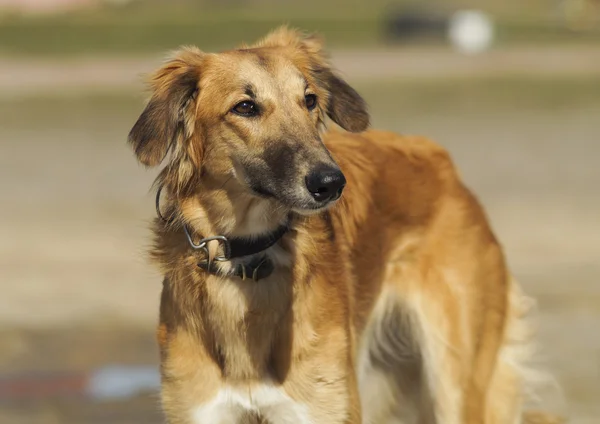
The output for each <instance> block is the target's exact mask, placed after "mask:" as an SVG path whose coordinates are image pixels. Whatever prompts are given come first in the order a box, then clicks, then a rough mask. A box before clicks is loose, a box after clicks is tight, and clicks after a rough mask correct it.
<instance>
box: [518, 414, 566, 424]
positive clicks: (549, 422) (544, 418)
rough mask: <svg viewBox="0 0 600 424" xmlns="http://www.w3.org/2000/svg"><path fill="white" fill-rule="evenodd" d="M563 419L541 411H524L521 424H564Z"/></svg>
mask: <svg viewBox="0 0 600 424" xmlns="http://www.w3.org/2000/svg"><path fill="white" fill-rule="evenodd" d="M566 422H567V421H566V420H565V419H564V418H563V417H559V416H557V415H552V414H548V413H546V412H542V411H526V412H525V413H524V414H523V420H522V423H523V424H565V423H566Z"/></svg>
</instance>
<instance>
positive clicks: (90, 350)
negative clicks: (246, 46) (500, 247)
mask: <svg viewBox="0 0 600 424" xmlns="http://www.w3.org/2000/svg"><path fill="white" fill-rule="evenodd" d="M282 23H290V24H292V25H294V26H298V27H301V28H303V29H306V30H310V31H319V32H320V33H322V34H323V35H324V36H325V37H326V39H327V42H328V46H329V48H330V50H331V52H332V59H333V62H334V64H335V65H336V67H337V68H338V69H340V70H341V73H342V74H343V75H344V76H345V77H346V78H347V79H348V81H350V83H351V84H353V85H354V86H355V87H356V88H357V89H358V90H359V92H361V93H362V94H363V95H364V97H365V98H366V99H367V101H368V102H369V104H370V108H371V112H372V115H373V118H374V119H373V121H374V126H375V127H378V128H382V129H389V130H394V131H398V132H402V133H411V134H415V133H418V134H425V135H428V136H430V137H433V138H435V139H436V140H437V141H438V142H439V143H440V144H442V145H444V146H445V147H446V148H448V149H449V150H450V152H451V154H452V156H453V157H454V160H455V161H456V162H457V164H458V166H459V167H460V168H461V172H462V175H463V177H464V179H465V180H466V182H467V184H468V185H469V186H470V187H471V188H472V189H473V190H475V192H476V193H477V195H478V196H479V198H480V199H481V200H482V202H483V203H484V204H485V206H486V209H487V211H488V214H489V216H490V219H491V221H492V224H493V226H494V229H495V231H496V232H497V234H498V235H499V237H500V239H501V240H502V242H503V244H504V247H505V249H506V253H507V255H508V260H509V262H510V264H511V266H512V269H513V270H514V273H515V274H516V276H517V277H518V278H519V279H520V281H521V282H522V284H523V285H524V287H525V289H526V291H527V292H528V293H529V294H531V295H533V296H534V297H536V298H537V299H538V302H539V310H540V324H539V331H540V342H541V347H542V356H543V361H544V363H545V364H546V365H547V366H548V368H549V369H551V370H552V371H553V372H554V373H555V375H556V377H557V379H558V381H559V383H560V385H561V386H562V387H563V390H564V395H565V398H566V401H567V406H568V411H569V412H570V417H571V419H572V422H573V423H579V424H584V423H589V424H592V423H600V418H599V417H600V331H599V330H598V328H599V327H600V261H599V257H600V188H599V186H600V166H599V165H598V161H599V160H600V155H599V154H600V1H598V0H529V1H527V2H523V1H521V0H503V1H500V0H495V1H492V0H477V1H475V0H471V1H468V0H464V1H459V0H456V1H451V0H429V1H427V0H421V1H414V2H408V1H401V0H398V1H388V0H368V1H359V0H344V1H342V0H302V1H299V0H296V1H293V0H197V1H191V0H189V1H183V0H168V1H167V0H162V1H160V0H137V1H136V0H111V1H108V0H104V1H100V0H0V193H2V200H1V201H0V205H1V207H0V423H2V424H4V423H6V424H54V423H61V424H103V423H112V424H126V423H140V422H143V423H146V424H153V423H160V422H161V415H160V412H159V407H158V397H157V394H156V385H157V379H158V377H157V371H156V365H157V362H158V355H157V349H156V346H155V342H154V336H153V332H154V326H155V323H156V321H157V311H158V299H159V292H160V288H161V278H160V276H159V275H158V274H157V273H156V272H155V270H154V269H153V268H152V267H151V266H150V265H149V264H148V262H147V261H146V259H145V256H144V249H145V246H147V244H148V242H149V232H148V231H147V223H148V221H149V219H151V218H152V217H153V214H154V204H153V196H152V195H151V194H150V192H149V188H150V184H151V182H152V180H153V178H154V176H155V174H156V172H153V171H145V170H144V169H142V167H140V166H138V165H137V163H136V161H135V159H134V157H133V155H132V153H131V152H130V151H129V149H128V147H127V146H126V137H127V133H128V131H129V129H130V127H131V126H132V124H133V123H134V121H135V119H136V118H137V116H138V114H139V113H140V112H141V110H142V107H143V101H144V99H145V93H144V92H143V87H142V84H141V82H142V76H143V74H145V73H148V72H150V71H152V70H153V69H154V68H155V67H156V66H157V65H158V64H159V63H160V61H161V59H162V58H163V57H164V55H165V52H166V51H168V50H170V49H173V48H175V47H177V46H179V45H180V44H196V45H198V46H199V47H200V48H202V49H204V50H209V51H210V50H217V49H223V48H230V47H234V46H235V45H237V44H239V43H240V42H242V41H247V42H251V41H253V40H254V39H256V38H258V37H260V36H262V35H264V34H265V33H266V32H267V31H269V30H270V29H272V28H274V27H276V26H278V25H280V24H282ZM552 402H557V401H552Z"/></svg>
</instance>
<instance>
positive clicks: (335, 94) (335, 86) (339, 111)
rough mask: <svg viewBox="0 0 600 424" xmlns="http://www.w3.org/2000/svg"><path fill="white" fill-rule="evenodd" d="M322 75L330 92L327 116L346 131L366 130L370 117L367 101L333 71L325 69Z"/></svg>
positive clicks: (322, 79)
mask: <svg viewBox="0 0 600 424" xmlns="http://www.w3.org/2000/svg"><path fill="white" fill-rule="evenodd" d="M320 74H321V75H322V77H321V81H323V83H324V85H325V87H326V89H327V91H328V92H329V101H328V104H327V115H328V116H329V117H330V118H331V119H332V120H333V121H334V122H335V123H336V124H338V125H339V126H340V127H342V128H344V129H345V130H346V131H351V132H361V131H364V130H366V129H367V128H368V127H369V121H370V117H369V112H368V111H367V103H366V102H365V100H364V99H363V98H362V97H361V96H360V94H358V93H357V92H356V90H355V89H354V88H352V87H350V85H349V84H348V83H347V82H346V81H344V80H343V79H342V78H340V77H338V76H337V75H335V73H333V71H332V70H331V69H324V70H323V71H321V72H320Z"/></svg>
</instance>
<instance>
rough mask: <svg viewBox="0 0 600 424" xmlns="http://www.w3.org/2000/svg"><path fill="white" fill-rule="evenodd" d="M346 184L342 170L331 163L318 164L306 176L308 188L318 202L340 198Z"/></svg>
mask: <svg viewBox="0 0 600 424" xmlns="http://www.w3.org/2000/svg"><path fill="white" fill-rule="evenodd" d="M345 185H346V178H345V177H344V174H342V171H340V169H339V168H338V167H333V166H330V165H321V166H317V167H316V168H315V169H313V170H312V171H311V172H310V174H308V175H307V176H306V188H307V189H308V191H309V192H310V194H311V195H312V197H313V199H315V200H316V201H317V202H327V201H329V200H336V199H339V197H340V196H341V195H342V191H343V190H344V186H345Z"/></svg>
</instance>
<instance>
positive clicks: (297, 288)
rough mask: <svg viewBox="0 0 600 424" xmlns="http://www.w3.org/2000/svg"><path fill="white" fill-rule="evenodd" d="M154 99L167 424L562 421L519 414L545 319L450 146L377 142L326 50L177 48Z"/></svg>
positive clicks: (152, 147) (150, 154)
mask: <svg viewBox="0 0 600 424" xmlns="http://www.w3.org/2000/svg"><path fill="white" fill-rule="evenodd" d="M150 89H151V93H152V94H151V97H150V99H149V101H148V103H147V105H146V107H145V109H144V110H143V112H142V113H141V115H140V116H139V118H138V120H137V122H136V123H135V124H134V126H133V128H132V129H131V131H130V134H129V143H130V144H131V146H132V147H133V150H134V152H135V155H136V156H137V159H138V160H139V161H140V162H141V163H142V164H144V165H146V166H147V167H155V166H158V165H159V164H161V163H162V162H163V161H164V162H166V165H165V166H164V168H163V169H162V171H161V172H160V173H159V175H158V177H157V181H156V184H157V186H158V187H159V190H158V195H157V212H158V217H157V218H156V219H155V221H154V223H153V233H154V236H155V243H154V245H153V248H152V250H151V257H152V260H153V261H154V262H155V263H156V264H157V265H158V267H159V268H160V270H161V272H162V273H163V274H164V281H163V288H162V294H161V305H160V320H159V321H160V322H159V325H158V330H157V340H158V345H159V348H160V358H161V366H160V368H161V377H162V390H161V399H162V406H163V410H164V413H165V415H166V418H167V420H168V422H169V423H171V424H219V423H232V424H236V423H270V424H290V423H294V424H309V423H312V424H333V423H346V424H358V423H365V424H367V423H368V424H379V423H383V424H386V423H390V424H391V423H413V422H414V423H420V424H425V423H438V424H459V423H467V424H481V423H486V424H488V423H489V424H496V423H511V424H512V423H522V422H530V423H533V422H537V423H554V422H559V418H556V419H555V418H554V417H553V416H550V415H546V414H544V413H542V412H526V411H525V410H524V405H525V402H526V401H527V396H528V393H529V377H528V376H529V374H528V372H527V371H526V370H527V365H528V361H529V356H530V353H531V351H532V350H531V347H532V346H533V341H532V335H531V333H530V331H529V328H530V326H529V324H528V314H529V309H530V308H531V302H530V300H529V299H528V298H527V297H526V296H525V295H524V294H523V293H522V291H521V289H520V287H519V285H518V283H517V282H516V281H515V279H514V278H512V276H511V274H510V272H509V270H508V269H507V265H506V261H505V258H504V255H503V251H502V248H501V246H500V244H499V243H498V241H497V239H496V237H495V236H494V234H493V232H492V230H491V229H490V226H489V224H488V220H487V218H486V215H485V212H484V210H483V209H482V207H481V206H480V204H479V203H478V201H477V200H476V198H475V197H474V195H473V194H472V193H471V192H470V191H469V190H468V189H467V188H466V187H465V185H463V183H462V182H461V180H460V178H459V176H458V174H457V170H456V169H455V167H454V165H453V163H452V161H451V159H450V157H449V155H448V153H447V152H446V151H445V150H444V149H443V148H442V147H440V146H438V145H436V144H435V143H434V142H432V141H429V140H428V139H426V138H423V137H408V136H400V135H397V134H393V133H390V132H383V131H375V130H370V129H368V127H369V120H370V118H369V113H368V111H367V106H366V103H365V101H364V100H363V99H362V97H361V96H360V95H359V94H358V93H357V92H356V91H355V90H354V89H353V88H352V87H350V85H348V83H347V82H346V81H344V80H343V79H342V78H341V77H340V76H339V75H338V74H337V73H336V72H335V71H334V70H333V69H332V67H331V66H330V64H329V62H328V58H327V55H326V53H325V51H324V48H323V42H322V40H321V39H320V38H319V37H318V36H315V35H307V34H304V33H303V32H300V31H298V30H294V29H289V28H287V27H282V28H279V29H277V30H275V31H273V32H272V33H270V34H269V35H267V36H266V37H265V38H264V39H262V40H261V41H259V42H258V43H256V44H254V45H251V46H248V45H242V46H241V47H240V48H238V49H235V50H231V51H225V52H221V53H215V54H213V53H205V52H202V51H201V50H199V49H197V48H195V47H183V48H181V49H180V50H179V51H177V52H176V53H175V54H174V55H173V56H172V58H171V59H169V60H168V61H166V62H165V64H164V65H163V66H162V67H160V69H158V70H157V71H156V72H155V73H154V74H153V76H152V77H151V80H150ZM331 121H333V124H332V123H331ZM327 125H330V126H331V125H336V126H337V127H339V128H335V129H331V130H329V131H326V126H327Z"/></svg>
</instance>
